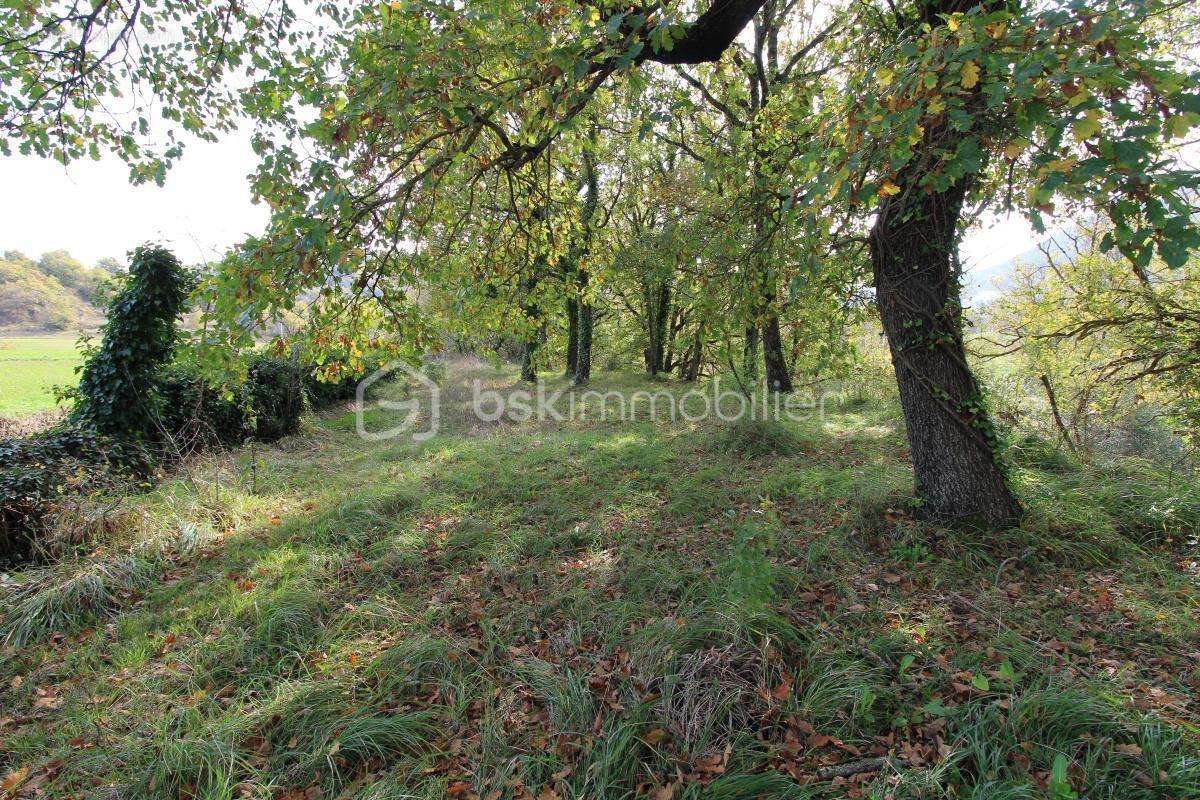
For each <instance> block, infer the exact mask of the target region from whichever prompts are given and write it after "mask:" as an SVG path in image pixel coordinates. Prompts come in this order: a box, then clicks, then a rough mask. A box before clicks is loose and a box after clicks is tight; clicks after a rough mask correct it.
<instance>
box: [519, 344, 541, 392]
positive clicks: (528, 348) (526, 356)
mask: <svg viewBox="0 0 1200 800" xmlns="http://www.w3.org/2000/svg"><path fill="white" fill-rule="evenodd" d="M538 344H539V342H538V340H537V338H536V337H534V338H532V339H526V340H525V346H524V347H523V348H522V349H521V380H523V381H525V382H526V383H537V351H538Z"/></svg>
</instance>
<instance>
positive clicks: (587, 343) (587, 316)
mask: <svg viewBox="0 0 1200 800" xmlns="http://www.w3.org/2000/svg"><path fill="white" fill-rule="evenodd" d="M595 321H596V312H595V309H594V308H592V304H591V303H587V302H581V303H580V304H579V343H578V352H577V353H576V355H575V378H574V380H572V383H573V384H574V385H576V386H585V385H587V383H588V381H590V380H591V379H592V331H593V328H594V327H595Z"/></svg>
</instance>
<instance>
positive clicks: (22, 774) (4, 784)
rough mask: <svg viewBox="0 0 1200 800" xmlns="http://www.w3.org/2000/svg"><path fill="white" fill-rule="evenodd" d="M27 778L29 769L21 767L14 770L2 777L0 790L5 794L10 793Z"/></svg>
mask: <svg viewBox="0 0 1200 800" xmlns="http://www.w3.org/2000/svg"><path fill="white" fill-rule="evenodd" d="M28 777H29V767H21V768H20V769H14V770H12V771H11V772H9V773H8V774H7V775H5V776H4V780H2V781H0V789H3V790H4V791H5V792H11V791H13V790H14V789H16V788H17V787H18V786H20V785H21V784H22V783H24V782H25V779H26V778H28Z"/></svg>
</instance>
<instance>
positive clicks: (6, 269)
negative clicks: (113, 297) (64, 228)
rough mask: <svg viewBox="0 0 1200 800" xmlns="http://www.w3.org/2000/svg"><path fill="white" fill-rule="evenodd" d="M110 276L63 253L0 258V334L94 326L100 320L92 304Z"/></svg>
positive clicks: (57, 251) (12, 254)
mask: <svg viewBox="0 0 1200 800" xmlns="http://www.w3.org/2000/svg"><path fill="white" fill-rule="evenodd" d="M110 274H111V273H109V272H106V271H105V270H104V269H99V268H95V269H94V268H89V267H85V266H84V265H83V264H81V263H79V262H78V261H76V260H75V259H74V258H72V257H71V256H70V254H68V253H66V252H65V251H62V250H56V251H53V252H49V253H45V254H44V255H42V257H41V258H39V259H37V260H36V261H35V260H34V259H31V258H28V257H27V256H25V255H24V254H23V253H20V252H17V251H15V250H10V251H8V252H6V253H4V255H3V256H0V332H5V333H12V332H35V331H36V332H55V331H73V330H80V329H90V328H95V327H96V326H98V325H99V324H100V322H101V321H102V319H103V317H102V315H101V312H100V311H99V309H98V308H97V307H96V306H95V305H94V303H93V300H94V296H95V293H96V291H97V289H99V287H100V285H101V284H102V282H103V281H104V279H105V278H107V277H109V276H110Z"/></svg>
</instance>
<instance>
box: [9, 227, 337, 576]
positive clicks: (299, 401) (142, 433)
mask: <svg viewBox="0 0 1200 800" xmlns="http://www.w3.org/2000/svg"><path fill="white" fill-rule="evenodd" d="M192 284H193V278H192V276H191V275H190V274H189V273H188V271H187V270H186V269H184V268H183V267H182V266H181V265H180V263H179V261H178V260H177V259H176V258H175V256H174V255H172V254H171V253H170V252H169V251H167V250H165V249H163V248H160V247H142V248H139V249H138V250H137V251H136V252H135V254H134V258H133V260H132V262H131V264H130V270H129V274H128V276H127V277H126V278H125V280H124V281H123V283H122V285H121V287H120V291H119V292H118V293H117V294H115V295H114V296H113V298H112V300H111V301H110V304H109V313H108V322H107V323H106V324H105V326H104V327H103V329H102V332H103V338H102V341H101V343H100V344H99V346H97V347H95V348H94V349H93V350H91V352H89V353H87V355H86V358H85V362H84V365H83V368H82V374H81V378H80V382H79V386H78V388H76V389H74V390H72V391H71V392H70V397H71V398H72V399H74V401H75V408H74V411H73V412H72V414H71V415H70V416H69V417H68V418H67V420H66V421H65V422H64V423H62V424H61V425H59V426H57V427H54V428H51V429H50V430H47V431H44V432H42V433H39V434H37V435H34V436H30V437H25V438H10V439H0V464H2V465H3V466H0V559H9V558H25V557H29V556H30V555H32V554H33V553H34V552H35V551H36V550H37V549H38V548H39V536H40V534H42V533H43V532H44V531H45V530H46V529H47V527H48V525H47V522H48V518H49V517H50V516H51V515H52V513H53V510H54V507H55V505H56V503H57V502H59V501H60V500H61V499H62V498H63V497H64V496H66V495H69V494H70V495H80V494H94V493H100V492H105V491H109V490H112V489H114V488H116V487H130V486H134V485H139V484H140V485H150V484H151V482H152V481H153V479H154V477H155V475H156V473H157V472H158V471H160V470H161V469H162V468H164V467H166V466H169V465H170V463H172V462H174V461H177V460H178V459H180V458H183V457H185V456H187V455H189V454H191V453H195V452H197V451H199V450H204V449H209V448H214V447H234V446H237V445H239V444H242V443H244V442H246V441H247V440H249V439H255V440H258V441H264V442H271V441H275V440H277V439H279V438H282V437H284V436H288V435H290V434H293V433H295V432H296V431H297V430H298V429H299V426H300V420H301V417H302V416H303V414H304V412H305V410H306V409H309V408H321V407H324V406H327V405H330V404H331V403H334V402H337V401H339V400H342V399H346V398H349V397H352V396H353V395H354V391H355V387H356V386H357V379H356V378H347V379H344V380H342V381H340V382H338V383H323V382H321V381H319V380H318V379H317V378H316V377H315V370H314V368H313V365H310V364H304V363H301V362H300V361H299V360H298V359H285V358H279V357H276V356H271V355H267V354H258V355H255V356H253V357H252V358H251V359H250V363H249V364H248V368H247V378H246V380H245V382H244V383H242V384H241V385H240V386H237V387H235V388H234V389H233V390H219V389H214V388H212V387H210V386H209V384H208V382H207V381H206V380H205V379H204V377H203V376H202V375H201V373H200V372H199V370H198V369H197V368H196V367H194V366H192V365H191V364H190V363H188V362H186V361H183V360H179V359H176V355H177V353H176V350H177V344H178V340H179V330H178V321H179V319H180V317H181V316H182V314H183V313H184V312H185V311H186V308H187V298H188V295H189V293H190V291H191V289H192Z"/></svg>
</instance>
